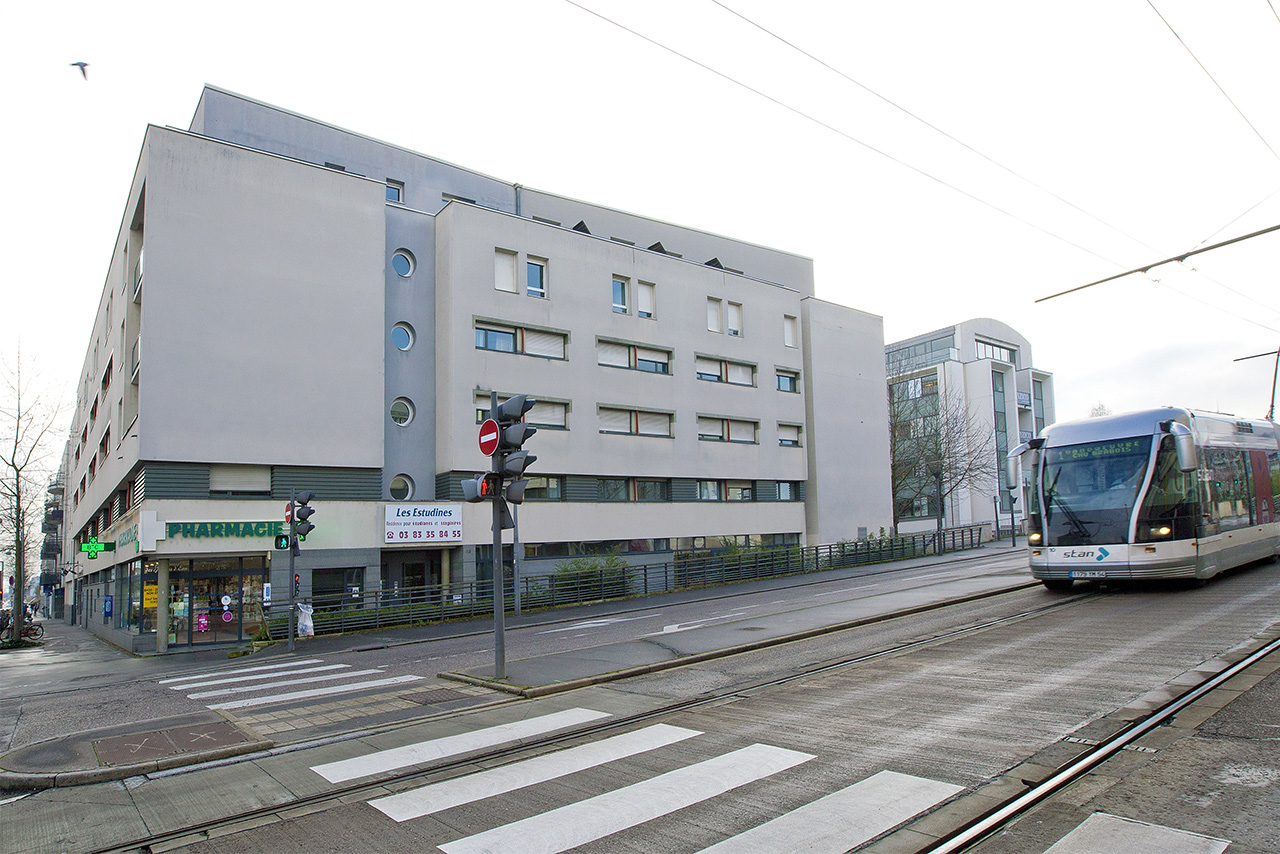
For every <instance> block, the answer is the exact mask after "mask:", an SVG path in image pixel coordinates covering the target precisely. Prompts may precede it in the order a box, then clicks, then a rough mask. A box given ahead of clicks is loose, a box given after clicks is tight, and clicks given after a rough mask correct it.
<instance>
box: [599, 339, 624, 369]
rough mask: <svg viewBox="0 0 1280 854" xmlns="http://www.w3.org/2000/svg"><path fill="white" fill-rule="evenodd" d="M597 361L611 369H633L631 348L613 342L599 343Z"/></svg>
mask: <svg viewBox="0 0 1280 854" xmlns="http://www.w3.org/2000/svg"><path fill="white" fill-rule="evenodd" d="M596 361H597V362H598V363H599V364H601V365H606V366H608V367H611V368H629V367H631V347H630V346H628V345H626V344H618V343H615V342H613V341H597V342H596Z"/></svg>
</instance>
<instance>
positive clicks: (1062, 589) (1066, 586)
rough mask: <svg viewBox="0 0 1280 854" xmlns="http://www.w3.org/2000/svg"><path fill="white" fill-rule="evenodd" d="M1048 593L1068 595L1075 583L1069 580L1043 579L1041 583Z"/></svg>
mask: <svg viewBox="0 0 1280 854" xmlns="http://www.w3.org/2000/svg"><path fill="white" fill-rule="evenodd" d="M1041 583H1042V584H1044V586H1045V589H1046V590H1048V591H1049V592H1050V593H1070V592H1071V586H1072V585H1073V584H1074V583H1075V582H1073V581H1072V580H1071V579H1070V578H1045V579H1042V581H1041Z"/></svg>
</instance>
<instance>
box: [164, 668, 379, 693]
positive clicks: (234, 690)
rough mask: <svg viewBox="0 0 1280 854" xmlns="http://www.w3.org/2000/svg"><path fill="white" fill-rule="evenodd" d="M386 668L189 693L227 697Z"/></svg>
mask: <svg viewBox="0 0 1280 854" xmlns="http://www.w3.org/2000/svg"><path fill="white" fill-rule="evenodd" d="M385 672H386V671H385V670H379V669H376V668H375V669H373V670H352V671H351V672H350V673H328V674H326V675H324V676H308V677H306V678H305V679H283V680H281V681H279V682H266V683H262V684H258V685H240V686H237V687H235V688H218V689H217V690H215V691H200V692H197V693H195V694H188V695H187V698H188V699H190V700H204V699H207V698H209V697H225V696H227V695H228V694H249V693H252V692H253V691H266V690H267V689H269V688H283V687H284V686H286V685H307V684H310V683H312V682H328V681H330V680H331V679H337V678H339V677H341V678H343V679H354V678H355V677H357V676H372V675H373V674H375V673H385Z"/></svg>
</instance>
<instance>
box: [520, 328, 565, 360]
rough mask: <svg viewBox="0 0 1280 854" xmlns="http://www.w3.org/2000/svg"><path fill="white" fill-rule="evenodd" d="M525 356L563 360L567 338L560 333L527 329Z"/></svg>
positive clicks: (525, 333) (525, 334)
mask: <svg viewBox="0 0 1280 854" xmlns="http://www.w3.org/2000/svg"><path fill="white" fill-rule="evenodd" d="M524 354H525V355H526V356H541V357H543V358H546V359H563V358H564V357H565V336H564V335H562V334H560V333H558V332H543V331H541V330H539V329H526V330H524Z"/></svg>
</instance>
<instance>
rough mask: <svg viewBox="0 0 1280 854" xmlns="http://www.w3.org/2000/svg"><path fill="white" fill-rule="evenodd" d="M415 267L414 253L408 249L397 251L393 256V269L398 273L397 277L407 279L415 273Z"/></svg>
mask: <svg viewBox="0 0 1280 854" xmlns="http://www.w3.org/2000/svg"><path fill="white" fill-rule="evenodd" d="M413 267H414V263H413V253H411V252H410V251H409V250H408V249H397V250H396V253H395V254H394V255H392V256H391V269H393V270H395V271H396V275H399V276H406V277H407V276H409V275H411V274H412V273H413Z"/></svg>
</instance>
